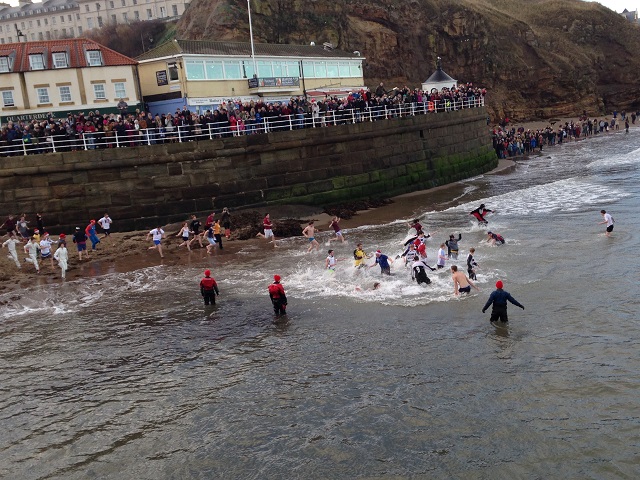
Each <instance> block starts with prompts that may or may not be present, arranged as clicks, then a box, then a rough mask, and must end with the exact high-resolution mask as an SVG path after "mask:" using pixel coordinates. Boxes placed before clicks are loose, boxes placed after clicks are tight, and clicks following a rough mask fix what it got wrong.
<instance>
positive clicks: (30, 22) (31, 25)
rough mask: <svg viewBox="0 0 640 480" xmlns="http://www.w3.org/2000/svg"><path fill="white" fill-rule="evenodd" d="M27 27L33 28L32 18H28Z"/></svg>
mask: <svg viewBox="0 0 640 480" xmlns="http://www.w3.org/2000/svg"><path fill="white" fill-rule="evenodd" d="M29 28H33V20H29Z"/></svg>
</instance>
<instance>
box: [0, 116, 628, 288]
mask: <svg viewBox="0 0 640 480" xmlns="http://www.w3.org/2000/svg"><path fill="white" fill-rule="evenodd" d="M571 120H576V119H575V118H573V119H571V118H566V119H565V118H562V119H559V121H556V122H555V127H556V128H557V127H558V126H559V125H560V122H562V124H564V122H565V121H567V122H569V121H571ZM521 125H522V126H524V127H525V129H527V128H529V129H533V130H535V129H538V128H545V127H546V126H550V125H551V124H550V122H549V121H547V122H531V123H526V124H521ZM510 126H511V127H514V126H515V127H516V128H518V127H519V126H520V125H519V124H516V123H513V124H510ZM634 128H637V126H634ZM587 141H588V139H587ZM522 159H523V157H519V160H522ZM514 167H515V162H514V161H512V160H500V161H499V164H498V167H497V168H495V169H494V170H492V171H491V172H488V174H500V173H501V172H507V171H510V170H511V169H513V168H514ZM451 187H452V185H443V186H440V187H437V188H434V189H430V190H424V191H418V192H412V193H408V194H404V195H400V196H398V197H395V198H393V199H392V200H393V203H391V204H389V205H386V206H382V207H378V208H375V209H371V210H365V211H361V212H358V214H357V215H355V216H354V217H353V218H351V219H348V220H347V219H345V220H342V223H341V225H342V227H343V228H345V229H350V228H354V227H357V226H360V225H368V224H378V223H386V222H390V221H393V220H396V219H398V218H404V217H403V216H402V215H403V213H406V211H407V208H410V206H411V205H412V204H415V205H416V206H418V205H420V204H422V203H421V202H424V198H425V197H427V196H429V195H432V194H433V193H434V192H438V191H442V190H445V189H448V188H451ZM269 212H270V213H271V218H272V219H275V222H274V223H275V227H276V228H275V233H276V234H277V224H278V222H277V219H278V218H299V219H301V220H303V221H304V223H303V225H305V224H306V222H308V221H310V220H315V222H316V226H317V227H318V228H319V229H320V232H321V233H320V234H319V237H320V238H323V236H326V235H329V234H330V233H331V232H327V228H328V225H329V222H330V221H331V217H330V216H329V215H327V214H326V213H322V212H321V211H320V210H319V209H315V208H312V207H308V206H285V207H274V208H271V207H270V208H269ZM114 227H117V223H114ZM115 229H116V230H117V228H115ZM164 229H165V231H166V232H167V238H166V240H164V241H163V247H164V250H165V258H163V259H161V258H160V255H159V254H158V252H157V251H155V250H149V249H148V248H149V246H151V245H152V243H151V242H150V241H148V240H146V235H147V232H146V231H143V232H125V233H118V232H114V233H112V234H111V236H110V237H108V238H105V239H102V241H101V243H100V244H99V245H98V248H97V250H96V251H92V252H90V255H91V256H90V259H88V260H83V261H80V260H78V254H77V251H76V248H75V245H74V244H73V243H71V242H69V243H68V249H69V270H68V271H67V278H66V281H73V280H78V279H82V278H92V277H96V276H100V275H104V274H108V273H122V272H129V271H133V270H137V269H140V268H145V267H150V266H156V265H183V266H185V265H186V266H187V267H194V268H195V267H197V268H198V269H201V268H202V269H204V268H207V267H210V266H212V265H213V264H214V263H218V264H219V263H220V262H226V261H231V260H232V259H233V258H234V256H235V255H234V254H235V253H237V252H238V250H240V248H242V246H243V245H245V244H246V242H255V243H260V244H262V245H263V247H264V248H274V247H273V244H270V243H267V242H266V241H265V240H263V239H252V240H244V241H243V240H231V241H224V242H223V247H224V248H223V249H222V250H218V249H215V250H214V251H213V253H212V254H211V255H208V254H207V252H206V249H204V248H200V246H199V245H198V244H197V243H196V244H194V247H195V248H194V249H192V251H187V250H186V248H185V247H181V248H178V245H179V244H180V243H181V241H182V240H181V239H180V238H177V237H176V234H177V232H178V230H179V225H178V224H175V225H169V226H166V227H164ZM6 238H7V237H6V236H5V237H2V238H1V239H0V241H4V240H5V239H6ZM55 240H57V238H55ZM203 244H205V243H203ZM2 253H3V254H2V255H0V272H1V273H0V294H3V293H9V292H11V293H12V294H18V293H19V290H22V289H24V288H31V287H33V286H34V285H39V286H46V285H49V284H53V283H59V282H62V281H64V280H62V278H61V275H60V269H59V268H58V267H57V262H55V261H54V266H53V267H52V266H51V263H50V262H49V260H47V261H46V262H44V263H43V262H41V273H40V274H36V272H35V268H34V267H33V265H31V264H29V263H23V264H22V268H21V269H17V268H16V266H15V264H14V263H13V261H12V260H10V259H9V258H7V254H8V251H7V250H6V249H3V250H2ZM18 253H19V258H20V259H21V260H24V258H25V257H26V254H23V253H22V251H20V250H18Z"/></svg>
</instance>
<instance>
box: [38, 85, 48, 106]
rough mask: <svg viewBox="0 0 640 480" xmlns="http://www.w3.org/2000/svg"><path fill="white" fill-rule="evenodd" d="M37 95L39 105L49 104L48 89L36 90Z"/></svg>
mask: <svg viewBox="0 0 640 480" xmlns="http://www.w3.org/2000/svg"><path fill="white" fill-rule="evenodd" d="M36 94H37V95H38V103H49V89H48V88H36Z"/></svg>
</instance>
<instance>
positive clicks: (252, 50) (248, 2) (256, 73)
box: [247, 0, 258, 78]
mask: <svg viewBox="0 0 640 480" xmlns="http://www.w3.org/2000/svg"><path fill="white" fill-rule="evenodd" d="M247 10H248V11H249V36H250V37H251V60H253V78H258V69H257V68H256V52H255V49H254V47H253V26H252V25H251V0H247Z"/></svg>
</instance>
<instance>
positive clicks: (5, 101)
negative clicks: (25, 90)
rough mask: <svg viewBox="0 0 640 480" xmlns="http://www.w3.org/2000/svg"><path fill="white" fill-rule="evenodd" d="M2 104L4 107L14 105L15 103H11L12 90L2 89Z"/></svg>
mask: <svg viewBox="0 0 640 480" xmlns="http://www.w3.org/2000/svg"><path fill="white" fill-rule="evenodd" d="M2 105H3V106H5V107H13V106H15V104H14V103H13V90H3V91H2Z"/></svg>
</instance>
